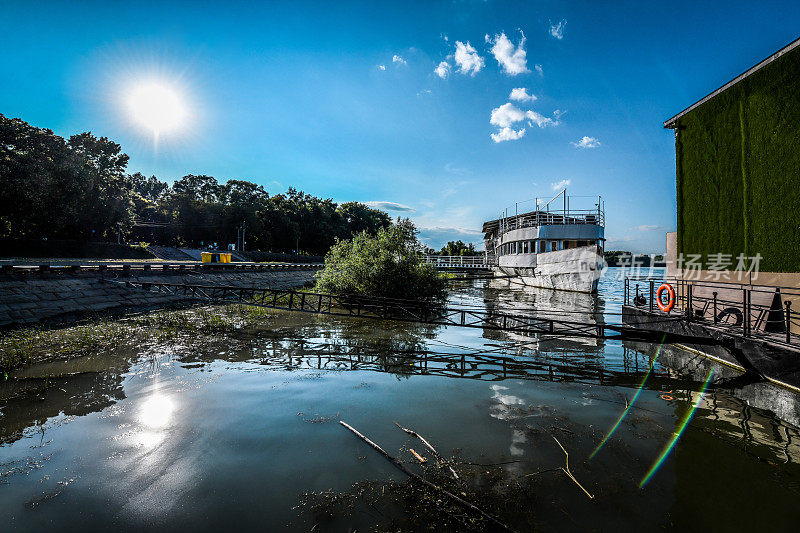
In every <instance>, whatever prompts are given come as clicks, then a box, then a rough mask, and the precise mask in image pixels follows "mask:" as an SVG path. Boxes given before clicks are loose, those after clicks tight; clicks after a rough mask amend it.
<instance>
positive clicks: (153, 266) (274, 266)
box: [0, 261, 324, 275]
mask: <svg viewBox="0 0 800 533" xmlns="http://www.w3.org/2000/svg"><path fill="white" fill-rule="evenodd" d="M323 266H324V265H323V264H322V263H200V262H196V261H194V262H182V263H174V262H166V261H164V262H161V261H153V262H149V263H144V262H143V263H136V262H119V263H117V262H114V261H106V262H100V263H76V264H63V263H41V264H36V263H23V264H18V263H3V264H0V273H3V274H24V273H34V272H47V273H59V272H64V273H72V272H95V273H101V274H102V273H114V274H122V275H125V274H132V273H148V272H152V273H160V272H166V273H173V272H178V273H180V272H211V271H215V272H216V271H235V272H242V271H259V272H260V271H265V270H317V269H320V268H322V267H323Z"/></svg>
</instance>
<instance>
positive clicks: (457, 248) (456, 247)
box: [439, 239, 483, 255]
mask: <svg viewBox="0 0 800 533" xmlns="http://www.w3.org/2000/svg"><path fill="white" fill-rule="evenodd" d="M439 254H440V255H483V252H479V251H477V250H476V249H475V245H473V244H472V243H469V244H466V243H465V242H464V241H462V240H460V239H459V240H457V241H450V242H448V243H447V244H445V245H444V246H442V249H441V250H440V251H439Z"/></svg>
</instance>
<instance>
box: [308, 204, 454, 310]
mask: <svg viewBox="0 0 800 533" xmlns="http://www.w3.org/2000/svg"><path fill="white" fill-rule="evenodd" d="M421 251H422V245H421V244H420V242H419V241H418V240H417V230H416V228H415V227H414V225H413V224H412V223H411V221H410V220H408V219H405V220H400V219H398V221H397V223H396V224H394V225H393V226H390V227H388V228H381V229H379V230H378V233H377V235H375V236H371V235H369V234H368V233H366V232H362V233H359V234H357V235H356V236H355V237H353V238H352V239H349V240H340V241H338V242H336V243H335V244H334V245H333V247H331V249H330V250H329V251H328V253H327V254H326V255H325V268H324V269H323V270H321V271H320V272H319V273H318V274H317V288H318V289H319V290H320V291H323V292H329V293H334V294H347V295H358V296H383V297H389V298H405V299H431V300H438V301H441V300H443V299H444V298H445V296H446V281H445V279H444V278H443V277H442V276H440V275H439V273H438V272H437V271H436V269H435V268H434V267H433V266H432V265H430V264H426V263H424V262H423V260H422V255H421Z"/></svg>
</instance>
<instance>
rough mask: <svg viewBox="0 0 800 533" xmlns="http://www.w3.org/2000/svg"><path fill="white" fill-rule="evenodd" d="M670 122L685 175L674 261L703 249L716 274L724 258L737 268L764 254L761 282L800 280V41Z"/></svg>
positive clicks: (671, 250)
mask: <svg viewBox="0 0 800 533" xmlns="http://www.w3.org/2000/svg"><path fill="white" fill-rule="evenodd" d="M664 127H665V128H669V129H673V130H675V156H676V159H675V161H676V173H677V208H678V211H677V234H675V235H672V234H671V235H668V239H667V241H668V242H667V249H668V250H667V253H668V256H672V257H668V261H669V260H672V261H675V259H676V257H677V258H680V257H683V258H686V257H687V256H695V257H696V256H697V255H699V256H701V257H702V262H703V264H704V267H703V270H707V269H708V265H709V264H710V263H712V262H713V261H715V260H716V261H718V260H719V257H720V254H722V256H723V257H725V258H727V257H730V258H731V261H732V265H731V270H733V269H734V268H735V266H736V258H737V257H740V256H746V257H754V256H756V255H757V254H758V255H760V264H759V266H758V268H759V270H760V272H761V273H763V276H762V277H760V278H759V284H760V283H768V284H775V285H798V284H800V276H798V275H791V274H789V273H799V272H800V39H798V40H796V41H794V42H792V43H791V44H789V45H787V46H786V47H784V48H783V49H781V50H779V51H778V52H776V53H775V54H773V55H771V56H770V57H768V58H766V59H765V60H763V61H761V62H760V63H758V64H757V65H755V66H754V67H752V68H750V69H748V70H747V71H745V72H744V73H742V74H740V75H739V76H737V77H736V78H734V79H733V80H731V81H729V82H728V83H726V84H725V85H723V86H722V87H720V88H719V89H717V90H715V91H713V92H712V93H710V94H709V95H708V96H706V97H704V98H702V99H701V100H699V101H698V102H696V103H695V104H693V105H691V106H689V107H688V108H686V109H684V110H683V111H681V112H680V113H678V114H677V115H675V116H674V117H672V118H670V119H668V120H667V121H666V122H664ZM678 265H680V259H679V263H678ZM673 267H674V264H673ZM772 274H774V275H772ZM784 274H785V275H784Z"/></svg>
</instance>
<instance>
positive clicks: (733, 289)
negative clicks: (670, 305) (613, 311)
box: [623, 276, 800, 345]
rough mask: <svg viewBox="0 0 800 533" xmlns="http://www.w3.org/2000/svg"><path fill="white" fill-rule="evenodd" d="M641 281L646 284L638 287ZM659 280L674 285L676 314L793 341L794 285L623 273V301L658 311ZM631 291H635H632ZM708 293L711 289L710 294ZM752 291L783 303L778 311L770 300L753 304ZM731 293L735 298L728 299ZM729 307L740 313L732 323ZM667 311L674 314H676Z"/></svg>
mask: <svg viewBox="0 0 800 533" xmlns="http://www.w3.org/2000/svg"><path fill="white" fill-rule="evenodd" d="M632 283H635V286H631V285H632ZM640 283H641V284H642V285H644V284H645V283H646V284H647V285H645V287H641V288H640ZM661 283H670V284H672V285H674V286H675V289H676V291H675V309H676V310H677V315H678V316H679V315H681V314H682V315H684V317H685V320H688V321H692V320H698V319H699V320H709V321H710V322H711V323H713V325H714V326H720V327H729V328H734V329H741V334H742V336H744V337H753V336H756V335H759V334H763V335H767V334H777V336H778V337H781V338H783V339H785V340H779V339H778V338H775V337H770V338H768V339H767V340H770V341H771V342H778V343H782V344H789V345H794V344H796V339H797V337H798V334H797V333H796V329H797V328H796V326H797V324H798V322H797V320H798V318H800V312H798V311H796V310H794V309H792V300H795V301H796V300H797V298H800V289H798V288H797V287H781V286H776V285H755V284H746V283H733V282H725V281H706V280H687V279H685V278H677V277H669V276H626V277H625V283H624V288H623V302H624V304H625V305H634V306H636V307H639V308H646V309H648V310H649V312H651V313H653V312H658V307H657V300H656V294H657V292H656V288H657V287H658V285H660V284H661ZM657 284H658V285H657ZM696 289H705V295H703V294H702V293H699V294H698V293H697V292H696ZM713 289H717V290H713ZM634 290H635V293H633V294H632V291H634ZM723 291H726V292H727V294H725V295H724V296H723V297H720V296H722V295H721V294H720V293H722V292H723ZM709 292H711V295H710V296H709V294H708V293H709ZM754 293H755V294H766V295H767V296H769V295H773V296H774V295H776V294H779V295H780V296H781V302H782V303H783V305H782V306H781V308H780V310H779V309H777V308H773V307H772V302H773V300H770V302H771V303H770V304H765V303H761V304H759V303H755V304H754V303H753V298H752V296H753V294H754ZM732 295H734V296H735V298H731V296H732ZM740 296H741V297H740ZM787 296H788V297H789V298H788V299H787V298H786V297H787ZM731 310H733V311H735V312H736V313H740V315H741V317H740V318H737V319H735V320H736V322H735V323H734V324H729V323H728V322H727V321H728V318H729V317H730V316H731V315H730V313H731ZM773 313H775V314H773ZM667 314H668V315H670V314H672V315H674V314H675V313H667ZM707 314H710V316H707ZM775 315H779V318H776V317H775ZM739 320H741V322H739ZM768 327H769V329H768ZM793 330H794V331H793Z"/></svg>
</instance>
